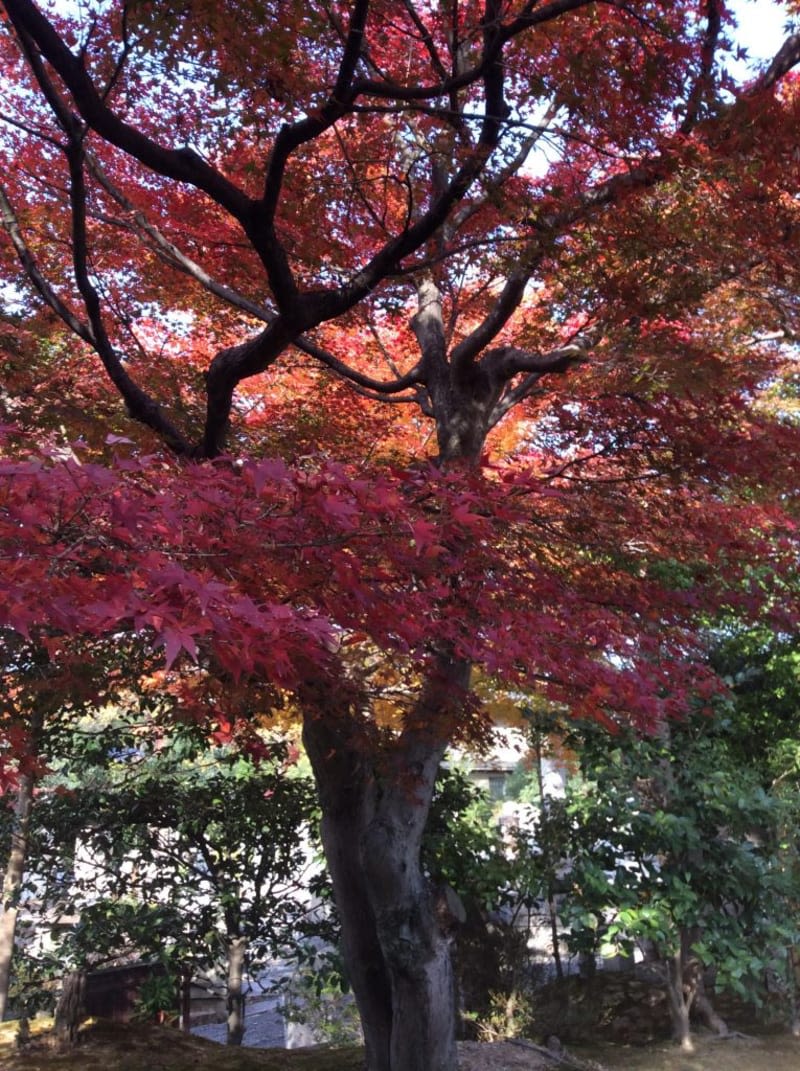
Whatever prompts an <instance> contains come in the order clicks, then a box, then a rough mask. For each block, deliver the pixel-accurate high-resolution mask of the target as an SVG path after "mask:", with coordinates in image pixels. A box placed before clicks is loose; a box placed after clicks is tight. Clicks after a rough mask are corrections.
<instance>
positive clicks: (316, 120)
mask: <svg viewBox="0 0 800 1071" xmlns="http://www.w3.org/2000/svg"><path fill="white" fill-rule="evenodd" d="M368 12H369V0H356V3H355V5H354V7H353V15H352V18H351V20H350V29H349V32H348V35H347V40H346V42H345V46H344V52H343V54H342V60H341V63H340V64H339V73H338V75H337V78H336V83H335V85H334V87H333V90H332V92H331V95H330V96H329V97H328V100H327V101H326V102H325V104H324V105H323V106H322V108H321V109H319V112H318V113H316V114H315V115H314V116H308V117H307V118H305V119H302V120H301V121H300V122H298V123H294V124H293V125H291V126H288V125H285V126H283V127H281V130H280V132H279V134H278V136H277V138H276V139H275V143H274V145H273V147H272V152H271V153H270V156H269V163H268V166H267V174H266V178H265V181H264V195H263V197H262V199H261V201H260V203H259V204H258V206H257V208H256V209H255V211H254V213H253V215H252V217H251V220H250V224H249V226H248V227H247V233H248V234H249V236H250V237H251V239H252V241H253V244H254V246H255V248H256V250H257V252H258V254H259V256H260V257H261V260H262V263H263V264H264V267H265V269H266V271H267V277H268V278H269V282H270V286H271V287H272V292H273V294H274V295H275V300H276V302H277V303H278V308H279V309H281V310H282V311H284V310H288V308H289V307H290V306H291V305H292V304H293V302H294V300H295V298H296V297H297V286H296V284H295V281H294V277H293V275H292V271H291V268H290V267H289V261H288V258H287V256H286V252H285V250H284V248H283V246H282V245H281V243H280V241H279V240H278V236H277V233H276V230H275V214H276V212H277V210H278V204H279V202H280V197H281V192H282V190H283V180H284V176H285V174H286V165H287V163H288V161H289V157H290V156H291V154H292V153H293V152H295V151H296V150H297V149H298V148H300V146H301V145H304V144H306V143H307V142H310V141H314V140H315V139H316V138H318V137H319V136H320V134H322V133H324V132H325V131H326V130H328V129H329V128H330V127H331V126H333V124H334V123H335V122H336V121H337V119H340V118H341V117H342V116H343V115H345V114H346V113H347V111H348V106H349V104H350V103H351V101H352V99H353V94H352V92H351V83H352V81H353V76H354V74H355V69H356V64H357V63H358V59H359V56H360V55H361V49H362V47H363V40H364V30H365V27H366V22H367V14H368Z"/></svg>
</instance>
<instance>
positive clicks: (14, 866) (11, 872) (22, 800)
mask: <svg viewBox="0 0 800 1071" xmlns="http://www.w3.org/2000/svg"><path fill="white" fill-rule="evenodd" d="M32 805H33V776H32V774H21V775H20V778H19V786H18V788H17V799H16V803H15V805H14V816H13V824H12V827H11V850H10V852H9V856H8V864H7V866H6V872H5V875H4V877H3V905H2V908H3V909H2V914H0V1022H2V1021H3V1019H4V1017H5V1013H6V1008H7V1006H8V988H9V984H10V981H11V961H12V959H13V956H14V937H15V934H16V930H17V915H18V913H19V906H18V900H19V893H20V889H21V886H22V879H23V877H24V875H25V858H26V856H27V854H28V838H29V835H30V823H31V808H32Z"/></svg>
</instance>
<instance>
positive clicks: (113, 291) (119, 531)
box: [0, 0, 800, 1071]
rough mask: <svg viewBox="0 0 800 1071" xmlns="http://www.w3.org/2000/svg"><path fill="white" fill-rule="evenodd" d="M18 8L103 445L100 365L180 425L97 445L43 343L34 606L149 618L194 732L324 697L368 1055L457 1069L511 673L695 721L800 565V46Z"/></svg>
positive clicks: (88, 617)
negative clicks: (444, 800) (798, 524)
mask: <svg viewBox="0 0 800 1071" xmlns="http://www.w3.org/2000/svg"><path fill="white" fill-rule="evenodd" d="M786 8H787V12H789V13H791V12H793V11H794V5H793V4H792V3H787V5H786ZM2 11H3V34H2V37H0V50H1V51H0V55H1V56H2V60H1V61H0V62H2V64H3V68H4V73H5V79H4V83H3V87H2V92H1V93H0V116H1V117H2V119H3V125H4V133H3V136H2V141H1V142H0V154H2V160H1V161H0V170H1V172H2V192H1V193H0V212H1V213H2V219H3V224H4V228H5V231H6V234H7V237H8V242H7V243H6V244H5V247H4V250H3V253H2V257H3V261H2V266H3V270H4V273H5V276H6V278H8V279H9V280H13V281H14V282H15V283H16V285H18V286H23V285H28V286H29V287H32V291H33V293H34V294H35V295H37V297H38V299H39V301H40V302H43V303H44V305H45V306H46V307H47V308H48V309H49V310H50V313H51V314H54V315H55V316H56V317H57V318H59V319H60V321H61V322H63V324H64V325H65V326H66V328H67V329H68V330H69V331H70V332H72V334H73V335H74V336H77V339H78V340H80V342H81V343H82V348H79V349H75V348H74V347H75V345H76V343H75V342H73V343H72V344H71V345H67V344H62V347H63V349H62V352H65V353H66V356H65V358H64V368H70V369H71V368H73V367H74V369H75V371H74V378H72V379H71V381H70V384H69V391H70V392H72V391H74V392H75V396H76V398H77V399H79V400H78V406H79V407H81V408H82V409H83V410H84V414H85V413H87V412H88V413H91V414H93V415H96V416H97V418H98V420H97V422H92V421H90V422H88V423H89V424H90V425H92V424H93V425H94V427H96V426H97V423H98V422H102V420H103V419H104V414H107V413H108V410H109V407H110V405H111V403H110V401H109V393H108V390H107V388H106V387H104V386H102V385H101V384H100V383H99V382H98V380H97V376H96V373H95V371H93V370H91V369H93V368H95V367H96V365H92V364H91V363H89V362H90V356H89V355H90V354H93V355H94V360H95V361H97V360H99V363H100V365H101V366H102V368H103V369H104V372H105V375H106V377H107V382H108V383H109V384H111V385H112V387H113V390H114V391H116V392H117V393H118V395H119V396H121V399H122V401H123V402H124V406H125V409H126V411H127V414H128V416H129V417H130V418H132V420H133V421H134V422H138V423H139V424H141V425H143V426H144V427H145V428H147V429H149V434H146V435H144V436H142V437H139V436H137V433H136V432H135V430H134V425H133V423H131V421H127V420H126V418H125V417H123V416H122V415H121V414H120V413H119V412H116V413H115V414H114V415H113V416H112V417H110V420H111V421H113V422H114V423H109V424H108V429H109V431H110V432H111V435H110V438H109V441H108V442H107V443H106V444H105V445H104V444H103V437H102V436H98V435H97V433H96V431H94V430H93V428H92V427H89V428H86V424H87V422H86V420H85V418H84V419H82V420H81V427H80V431H81V432H82V433H84V434H85V435H87V438H88V442H87V443H86V444H84V445H78V444H74V445H73V446H72V447H65V445H64V442H63V439H64V436H63V435H60V434H59V426H58V425H54V424H53V422H52V420H51V418H50V417H49V415H48V406H47V404H45V405H42V404H41V394H40V395H39V396H38V397H37V396H34V397H33V398H31V397H30V395H26V394H25V393H24V390H23V391H20V384H22V383H25V382H26V383H27V384H28V389H29V390H30V389H32V390H33V391H34V392H35V391H36V388H37V385H38V387H39V389H40V390H41V389H44V390H45V394H44V397H45V398H47V396H48V395H47V385H48V384H50V383H57V382H61V383H62V384H63V382H64V379H63V369H62V365H61V361H60V360H59V358H58V356H55V357H53V356H52V355H50V358H49V359H48V355H45V357H44V358H40V359H38V360H36V361H31V363H30V364H28V363H27V362H25V361H22V362H20V360H19V346H20V345H21V344H20V343H18V344H17V353H16V357H15V360H13V361H11V362H10V363H11V365H12V367H13V369H14V375H15V382H16V383H17V386H16V387H15V390H16V391H17V392H18V393H17V394H16V395H15V396H14V398H13V399H12V400H13V404H11V405H9V403H8V401H4V420H5V424H6V427H5V428H4V432H5V434H6V442H7V447H6V451H7V455H8V459H7V460H6V461H4V462H3V464H2V471H1V472H0V475H2V477H3V483H2V490H0V520H1V521H2V525H3V527H2V532H0V538H2V546H3V556H4V562H3V564H4V570H3V573H2V575H0V592H2V596H3V603H2V612H1V613H0V622H1V623H2V624H3V626H4V627H6V628H9V629H12V630H15V631H16V632H18V633H19V634H21V635H23V636H26V637H27V636H31V637H33V638H34V639H35V640H36V642H39V643H42V644H43V645H44V647H45V649H46V650H48V651H49V652H50V656H51V657H52V658H53V659H54V660H56V661H59V660H60V664H62V665H63V666H64V667H65V671H66V669H67V668H68V667H69V665H70V656H69V645H68V644H66V643H64V642H63V638H64V637H70V636H72V635H75V634H81V635H86V636H89V637H101V636H104V635H106V636H107V635H115V634H118V633H121V632H125V631H127V632H131V631H133V632H135V633H136V634H137V635H139V636H147V637H149V638H150V639H151V640H152V642H153V643H154V644H155V645H156V646H161V647H163V648H164V651H165V655H166V665H167V669H166V671H165V673H164V676H163V678H162V679H161V681H160V683H159V686H160V687H163V688H167V689H172V690H173V691H175V692H176V693H179V694H180V695H181V700H182V703H183V705H184V708H185V713H186V715H187V716H190V715H191V714H192V713H194V714H195V715H196V716H197V717H204V716H207V715H208V714H209V712H210V713H211V715H212V716H213V717H214V718H217V719H219V718H222V719H223V722H224V723H225V724H226V725H229V726H235V725H237V724H238V723H240V722H242V721H247V718H248V717H249V716H250V715H253V714H255V713H256V712H257V711H256V708H257V707H258V708H259V709H260V711H261V712H262V713H263V712H264V711H279V710H280V709H282V708H283V709H284V710H287V709H288V710H290V711H296V712H298V713H299V715H300V717H301V718H302V721H303V727H304V741H305V745H306V749H307V751H308V754H309V756H310V759H311V762H312V766H313V768H314V774H315V777H316V781H317V786H318V789H319V794H320V800H321V804H322V810H323V840H324V844H325V849H326V854H327V858H328V863H329V866H330V870H331V875H332V880H333V884H334V888H335V891H336V897H337V904H338V908H339V912H340V916H341V922H342V933H343V945H344V954H345V959H346V962H347V966H348V970H349V974H350V980H351V983H352V985H353V989H354V992H355V995H356V998H357V1001H358V1005H359V1010H360V1013H361V1018H362V1024H363V1027H364V1033H365V1040H366V1051H367V1062H368V1065H369V1067H370V1069H371V1071H388V1069H391V1071H406V1069H411V1068H425V1069H426V1071H430V1069H437V1071H439V1069H441V1071H446V1069H451V1068H452V1067H454V1066H455V1059H456V1057H455V1044H454V1036H455V1013H454V996H453V986H452V973H451V968H450V963H449V943H450V940H451V922H452V919H450V918H449V917H448V906H447V905H448V899H447V896H446V894H445V892H444V891H443V890H441V889H439V890H437V889H434V888H432V887H431V886H430V884H429V883H428V882H427V881H426V879H425V876H424V874H423V872H422V870H421V868H420V863H419V848H420V841H421V836H422V831H423V829H424V825H425V821H426V816H427V813H428V808H429V804H430V799H431V794H432V792H433V784H434V779H435V775H436V770H437V768H438V765H439V762H440V760H441V757H442V755H443V754H444V751H445V749H446V747H447V745H448V743H449V742H450V741H451V740H452V739H453V738H454V736H455V735H458V734H461V735H472V736H474V737H479V736H480V734H481V732H482V729H483V727H484V726H485V723H486V718H485V712H484V711H483V710H482V708H481V704H480V701H479V699H478V698H477V697H476V695H475V694H474V693H473V691H472V690H471V682H472V674H473V670H474V667H476V666H479V667H481V670H482V672H483V674H484V676H486V677H488V678H493V679H495V680H496V681H497V682H498V687H499V686H502V687H504V688H506V689H509V688H510V689H514V690H518V691H530V690H533V689H540V690H543V691H544V692H546V694H547V695H548V696H549V697H550V698H551V699H553V700H556V701H557V702H559V703H561V704H565V705H567V706H569V708H570V709H571V711H572V712H573V713H574V714H575V715H576V716H587V717H591V718H594V719H596V720H599V721H601V722H602V723H604V724H606V725H609V726H612V727H613V725H614V724H616V723H617V722H618V721H619V720H627V719H629V718H634V719H636V720H637V721H638V722H640V723H641V724H644V725H654V724H658V723H659V722H660V721H661V720H662V719H664V718H665V717H668V716H670V715H672V714H680V712H681V711H682V710H683V709H684V707H685V704H686V700H687V697H688V696H690V695H697V694H699V695H700V696H701V697H702V696H703V695H706V696H707V695H710V694H712V693H713V691H714V689H715V688H716V687H717V685H716V683H715V680H714V678H713V676H712V675H711V674H710V672H709V671H708V670H707V668H706V667H705V664H704V662H703V661H702V658H696V657H695V655H698V654H702V650H701V648H702V637H700V636H699V635H698V633H697V631H696V630H695V629H694V628H693V621H694V615H695V614H696V613H697V610H698V608H700V607H701V606H703V605H709V604H710V605H720V604H725V605H729V606H731V607H732V608H734V609H735V610H736V611H737V612H738V613H741V614H743V615H746V614H747V613H748V612H749V611H752V610H753V609H757V608H758V607H760V606H761V605H762V604H763V603H764V602H765V601H768V600H769V599H770V597H771V592H770V591H769V590H767V585H765V584H764V582H763V577H762V576H760V575H759V573H758V570H757V567H756V566H757V563H758V562H759V561H761V560H763V559H764V558H767V557H769V558H770V559H772V560H773V561H774V562H775V563H776V564H777V566H778V568H779V569H780V568H783V569H784V571H785V573H786V575H794V574H795V570H796V544H795V542H794V529H793V526H792V520H791V511H792V510H793V509H794V507H795V505H796V503H795V501H794V497H793V495H794V494H795V493H796V491H793V488H794V483H793V471H792V468H793V466H792V463H791V457H792V451H793V450H795V449H796V438H797V433H796V429H795V428H793V427H792V426H791V424H789V423H786V422H784V421H782V420H781V417H780V413H777V414H776V412H775V411H774V409H773V410H768V409H767V408H759V407H758V405H757V404H756V403H757V402H758V399H759V396H760V393H761V391H762V389H763V388H764V387H765V386H767V385H769V383H770V382H772V381H773V380H774V379H775V377H777V376H780V375H781V374H782V371H781V366H782V364H783V363H785V359H786V352H785V347H784V346H783V345H782V343H785V342H786V341H787V340H790V339H792V338H793V337H794V336H795V334H796V328H797V312H798V310H797V304H796V299H795V297H794V295H795V294H796V292H797V287H796V277H797V234H798V231H797V221H796V215H797V211H798V208H797V201H796V191H797V178H798V152H797V143H796V137H795V134H794V131H795V130H796V128H797V121H796V120H797V110H798V106H799V103H800V96H799V95H798V93H797V86H796V81H795V78H794V75H793V67H794V66H795V64H796V63H797V61H798V59H799V58H800V39H798V37H797V36H793V35H790V36H789V37H788V38H787V41H786V43H785V44H784V46H783V47H782V48H781V49H780V51H779V52H778V54H777V55H776V56H775V58H774V60H773V61H772V62H771V63H769V64H765V66H764V69H763V70H762V71H761V73H760V74H758V75H757V76H756V77H754V78H753V80H752V81H751V82H750V83H749V84H747V85H745V86H740V85H737V83H736V82H734V80H733V79H732V78H731V77H730V76H729V75H728V73H727V71H726V57H727V56H729V55H730V52H731V49H732V47H733V46H732V45H731V43H730V40H729V37H731V36H732V34H733V31H734V27H733V25H732V22H731V18H730V14H729V13H728V12H727V10H726V7H725V5H724V3H722V0H704V2H703V3H691V2H689V0H678V2H675V0H671V2H669V3H667V2H656V0H649V2H646V3H642V4H637V5H627V6H626V5H623V4H619V3H590V2H588V0H551V2H549V3H537V2H535V0H518V2H517V3H514V2H506V0H486V2H485V3H484V4H482V5H481V4H477V3H472V2H457V0H451V2H446V3H444V2H443V3H441V4H438V5H428V4H422V3H419V4H417V3H414V0H404V2H403V3H402V4H389V3H385V2H378V0H372V2H369V0H353V2H352V3H343V2H327V3H319V4H308V3H299V2H294V0H283V2H280V3H274V4H273V3H269V2H267V3H255V2H246V0H228V2H226V3H222V4H220V3H216V2H215V3H209V2H204V0H194V2H192V3H179V2H176V3H168V4H158V5H153V4H148V3H143V2H142V3H137V2H133V3H131V2H127V3H113V2H98V3H96V4H92V5H89V6H87V7H86V8H81V9H79V10H78V9H76V10H75V11H69V10H67V11H66V12H65V11H64V9H63V8H62V7H61V6H60V5H55V4H54V5H46V4H38V5H37V4H34V3H32V2H31V0H5V3H4V4H3V7H2ZM22 353H23V354H24V353H25V349H24V346H23V348H22ZM56 389H58V388H56ZM62 390H63V387H62ZM381 403H386V404H385V405H382V404H381ZM58 409H59V411H61V402H60V399H58ZM105 419H109V418H108V417H105ZM119 423H121V424H123V426H124V429H125V430H124V433H123V432H121V431H120V428H119V427H118V426H117V425H118V424H119ZM712 432H713V434H712ZM431 433H432V434H431ZM125 438H127V439H129V440H131V441H130V442H128V443H126V442H124V441H121V440H123V439H125ZM32 443H38V445H39V450H38V451H32V450H31V444H32ZM159 446H161V447H166V448H168V453H163V452H160V450H159ZM170 453H171V455H173V456H169V454H170ZM109 454H115V455H116V456H115V457H114V458H110V457H109ZM276 458H280V460H276ZM201 461H205V463H204V464H201V463H198V462H201ZM773 575H774V574H773ZM796 591H797V589H796V586H795V588H794V589H793V590H792V589H791V588H789V590H788V591H785V592H784V593H783V595H782V597H781V599H780V601H779V602H778V600H773V610H774V612H775V616H776V619H780V618H781V615H782V616H783V618H784V619H785V620H791V619H793V616H794V615H795V613H796V606H795V603H796ZM254 689H255V691H254ZM254 695H257V696H258V701H257V702H256V701H255V700H254Z"/></svg>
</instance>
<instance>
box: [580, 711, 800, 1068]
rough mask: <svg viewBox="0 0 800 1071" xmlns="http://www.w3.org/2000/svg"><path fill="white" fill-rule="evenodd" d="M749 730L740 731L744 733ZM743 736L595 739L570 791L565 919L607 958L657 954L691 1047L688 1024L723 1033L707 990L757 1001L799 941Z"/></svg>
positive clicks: (679, 1031) (788, 885)
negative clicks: (709, 981)
mask: <svg viewBox="0 0 800 1071" xmlns="http://www.w3.org/2000/svg"><path fill="white" fill-rule="evenodd" d="M743 725H744V723H740V727H743ZM737 744H738V741H737V733H736V730H735V728H734V726H733V724H732V723H731V722H730V721H729V722H728V723H727V724H725V725H719V724H718V723H717V722H710V721H709V720H708V719H706V718H703V717H701V718H698V717H695V718H693V719H692V720H691V721H689V722H687V723H686V724H684V725H681V726H675V727H673V730H672V734H671V736H670V737H669V738H665V737H661V738H658V737H655V738H650V739H638V740H635V741H634V740H624V739H623V740H620V741H619V746H617V747H614V748H613V749H609V747H608V743H607V741H605V740H597V739H593V738H592V735H591V734H590V735H589V736H588V737H587V739H586V740H585V741H584V743H583V744H582V745H581V746H580V747H579V755H580V762H581V772H582V775H583V777H582V778H581V780H579V781H578V782H576V783H574V784H573V785H572V786H571V787H570V790H569V793H568V800H567V810H568V813H569V815H570V818H571V821H572V825H573V839H572V843H571V845H570V849H569V854H570V873H569V879H570V891H569V892H568V894H567V897H566V904H565V905H564V908H563V914H564V917H565V921H566V923H567V926H568V927H572V931H573V932H572V935H570V933H569V931H568V936H567V940H572V939H575V940H576V941H577V942H578V943H579V944H580V943H581V942H582V941H583V940H584V938H585V937H586V936H587V935H588V936H589V937H590V939H591V943H592V944H593V948H594V950H595V951H599V952H600V954H603V955H616V954H619V953H620V952H622V953H623V954H625V955H630V954H631V953H632V950H633V947H634V944H635V943H636V942H639V943H640V944H641V946H642V947H644V948H650V949H652V950H654V951H655V964H654V965H655V966H657V967H658V969H660V970H661V971H662V974H663V980H664V986H665V989H666V992H667V996H668V1007H669V1011H670V1018H671V1020H672V1025H673V1032H674V1035H675V1037H676V1040H678V1041H679V1042H680V1043H681V1046H682V1047H683V1048H684V1049H686V1050H691V1049H692V1047H693V1046H692V1040H691V1026H690V1014H692V1013H693V1014H695V1015H696V1016H697V1017H699V1018H701V1019H702V1020H703V1021H704V1022H705V1023H706V1024H707V1025H709V1026H711V1027H712V1028H713V1029H716V1030H718V1031H719V1032H721V1033H726V1032H727V1026H726V1025H725V1023H724V1022H723V1021H722V1020H721V1019H720V1017H719V1016H718V1015H717V1014H716V1013H715V1012H714V1010H713V1007H712V1005H711V1002H710V1000H709V997H708V995H707V994H706V991H705V986H704V972H706V971H709V970H713V972H714V978H715V981H716V984H717V986H718V987H720V988H723V989H724V988H728V989H732V990H733V991H735V992H736V993H737V994H738V995H739V996H743V997H753V996H754V995H755V996H757V997H758V998H759V999H761V998H763V996H764V989H763V987H764V982H765V979H766V978H767V977H768V976H769V975H772V977H773V978H776V977H777V978H785V977H786V976H787V971H786V969H785V968H786V957H787V954H788V950H789V949H790V948H791V947H792V946H793V945H794V944H795V942H796V939H797V918H796V913H795V911H794V908H793V904H794V901H795V899H796V893H797V890H796V867H795V866H794V865H793V864H792V865H790V866H788V867H787V859H786V855H785V850H784V849H783V848H782V830H783V828H784V825H785V822H786V820H787V817H788V813H787V811H786V806H785V803H784V802H783V801H781V800H780V799H777V798H776V797H774V796H772V795H770V794H769V793H768V792H767V791H765V789H764V787H763V786H762V785H761V783H760V781H759V778H758V775H757V773H756V771H754V769H753V766H752V764H751V763H750V762H749V761H747V762H744V761H741V760H739V761H737V758H736V750H737Z"/></svg>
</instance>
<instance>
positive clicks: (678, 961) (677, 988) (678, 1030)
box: [666, 952, 694, 1052]
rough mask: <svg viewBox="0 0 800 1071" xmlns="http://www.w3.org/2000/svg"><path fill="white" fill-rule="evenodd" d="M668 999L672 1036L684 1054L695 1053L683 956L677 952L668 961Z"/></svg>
mask: <svg viewBox="0 0 800 1071" xmlns="http://www.w3.org/2000/svg"><path fill="white" fill-rule="evenodd" d="M666 968H667V999H668V1003H669V1014H670V1019H671V1021H672V1036H673V1037H674V1038H675V1040H676V1041H677V1042H678V1044H679V1045H680V1047H681V1049H682V1050H683V1051H684V1052H694V1043H693V1042H692V1029H691V1024H690V1022H689V1010H690V1007H691V1002H690V1001H689V1000H687V994H686V992H685V990H684V987H683V956H682V955H681V954H680V952H676V953H675V954H674V955H673V956H670V958H669V959H668V960H667V963H666Z"/></svg>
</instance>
